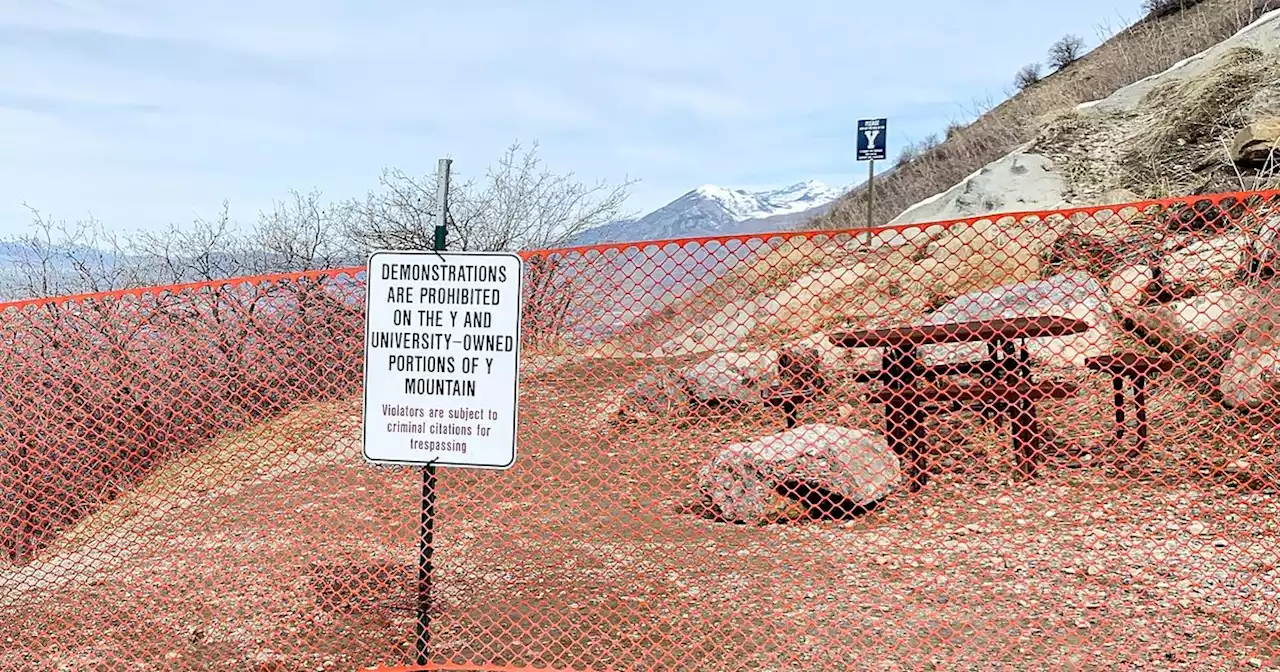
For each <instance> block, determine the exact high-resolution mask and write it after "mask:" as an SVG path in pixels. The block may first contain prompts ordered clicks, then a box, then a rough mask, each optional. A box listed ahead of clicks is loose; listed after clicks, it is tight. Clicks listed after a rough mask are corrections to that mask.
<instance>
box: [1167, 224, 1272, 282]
mask: <svg viewBox="0 0 1280 672" xmlns="http://www.w3.org/2000/svg"><path fill="white" fill-rule="evenodd" d="M1251 238H1252V236H1250V235H1249V234H1244V233H1235V234H1227V235H1224V236H1217V237H1215V238H1210V239H1207V240H1194V241H1192V242H1190V243H1189V244H1187V245H1186V246H1185V247H1183V248H1181V249H1177V250H1174V251H1172V252H1169V253H1168V254H1167V255H1166V256H1165V258H1164V260H1163V262H1162V263H1161V268H1162V269H1164V274H1165V275H1166V276H1168V278H1169V280H1170V281H1171V282H1173V283H1177V284H1183V285H1189V286H1193V287H1195V288H1196V289H1198V290H1200V291H1202V292H1208V291H1212V290H1215V289H1219V288H1221V287H1222V285H1223V284H1224V283H1225V282H1226V281H1227V280H1229V279H1232V278H1234V277H1235V276H1236V274H1237V273H1239V272H1240V271H1241V270H1243V269H1244V267H1245V262H1246V255H1247V253H1248V250H1249V248H1250V244H1251V243H1252V242H1253V241H1252V240H1251Z"/></svg>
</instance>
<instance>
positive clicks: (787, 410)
mask: <svg viewBox="0 0 1280 672" xmlns="http://www.w3.org/2000/svg"><path fill="white" fill-rule="evenodd" d="M782 417H783V418H784V419H785V420H786V423H787V429H791V428H792V427H795V426H796V402H794V401H792V400H791V399H786V400H783V402H782Z"/></svg>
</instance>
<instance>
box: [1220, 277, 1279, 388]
mask: <svg viewBox="0 0 1280 672" xmlns="http://www.w3.org/2000/svg"><path fill="white" fill-rule="evenodd" d="M1218 386H1219V389H1220V391H1221V392H1222V403H1223V404H1224V405H1226V406H1227V407H1229V408H1245V409H1255V408H1258V407H1261V406H1264V405H1265V406H1269V405H1271V404H1273V403H1274V401H1275V399H1276V394H1277V391H1280V289H1278V288H1277V287H1276V286H1274V285H1273V284H1272V283H1265V284H1263V285H1262V286H1261V287H1260V288H1259V294H1258V301H1257V308H1256V310H1253V311H1250V313H1249V314H1248V320H1247V324H1246V326H1245V328H1244V331H1243V332H1241V334H1240V338H1239V339H1237V340H1236V342H1235V345H1234V346H1233V347H1232V349H1231V353H1230V354H1229V355H1228V357H1227V360H1226V362H1225V363H1224V364H1223V367H1222V375H1221V376H1220V377H1219V380H1218Z"/></svg>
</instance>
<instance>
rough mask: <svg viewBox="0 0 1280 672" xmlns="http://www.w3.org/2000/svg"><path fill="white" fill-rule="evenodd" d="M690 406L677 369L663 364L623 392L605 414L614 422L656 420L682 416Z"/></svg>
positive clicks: (687, 394)
mask: <svg viewBox="0 0 1280 672" xmlns="http://www.w3.org/2000/svg"><path fill="white" fill-rule="evenodd" d="M688 409H689V393H688V392H687V391H686V389H685V383H684V379H683V377H682V376H681V375H680V373H679V372H678V371H676V370H675V369H674V368H672V367H670V366H667V365H665V364H664V365H660V366H656V367H654V369H653V370H652V371H650V372H648V373H646V374H644V375H643V376H641V377H640V379H639V380H637V381H636V382H635V383H633V384H632V385H631V386H630V387H628V388H627V389H626V391H625V392H623V393H622V398H621V399H620V400H619V401H618V402H617V403H615V404H613V405H612V408H609V409H608V410H607V411H606V415H607V416H608V417H609V418H610V419H611V420H612V421H628V420H635V421H639V422H656V421H658V420H661V419H664V418H671V417H676V416H680V415H683V414H684V413H685V412H687V411H688Z"/></svg>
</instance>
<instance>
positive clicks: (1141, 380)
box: [1129, 374, 1147, 461]
mask: <svg viewBox="0 0 1280 672" xmlns="http://www.w3.org/2000/svg"><path fill="white" fill-rule="evenodd" d="M1133 405H1134V406H1137V407H1138V413H1137V415H1138V443H1137V445H1136V446H1134V447H1133V448H1131V449H1130V450H1129V459H1130V460H1133V461H1136V460H1137V459H1138V455H1139V454H1142V453H1145V452H1146V451H1147V377H1146V376H1144V375H1141V374H1139V375H1138V376H1136V377H1135V378H1134V381H1133Z"/></svg>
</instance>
